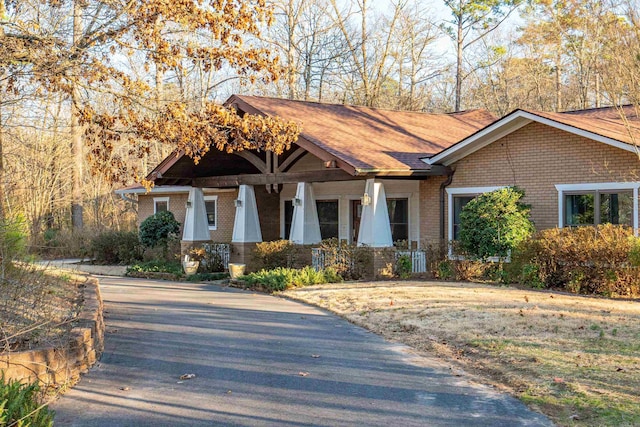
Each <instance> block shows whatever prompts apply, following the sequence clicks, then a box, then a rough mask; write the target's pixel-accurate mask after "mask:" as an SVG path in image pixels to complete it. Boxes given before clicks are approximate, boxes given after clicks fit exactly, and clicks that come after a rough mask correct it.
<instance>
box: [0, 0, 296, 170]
mask: <svg viewBox="0 0 640 427" xmlns="http://www.w3.org/2000/svg"><path fill="white" fill-rule="evenodd" d="M271 20H272V10H271V6H270V5H268V4H267V2H266V0H205V1H200V0H184V1H165V0H146V1H131V0H108V1H104V0H39V1H36V0H33V1H31V0H27V1H14V0H0V77H2V79H0V80H3V82H4V84H3V85H0V86H4V89H5V91H6V93H13V94H19V93H20V92H21V91H24V90H26V88H27V87H29V88H33V87H38V90H39V91H42V92H56V93H62V94H66V95H68V96H69V99H73V100H74V102H75V103H76V107H77V111H78V112H79V115H80V122H81V124H82V125H84V128H85V140H86V144H87V145H88V146H89V148H90V149H89V160H90V163H91V165H92V166H93V168H94V170H100V171H101V172H103V173H104V174H105V175H106V176H107V177H108V178H110V179H111V180H112V181H122V182H125V181H127V180H130V179H131V177H132V176H133V177H135V178H136V179H138V180H140V179H141V178H142V177H143V175H144V172H145V171H143V170H141V169H140V167H139V165H137V164H136V162H132V161H131V159H137V158H143V157H144V156H146V155H147V154H149V150H150V148H149V147H150V144H149V142H150V141H151V140H160V141H161V142H164V143H167V144H170V145H171V147H172V148H173V149H175V150H176V151H178V152H179V151H182V152H185V153H186V154H187V155H189V156H191V157H193V158H194V160H196V161H197V160H199V159H200V157H201V156H202V155H203V154H204V153H206V152H207V151H208V150H209V149H210V148H211V147H215V148H218V149H224V150H226V151H233V150H242V149H252V148H258V149H265V150H273V151H276V152H281V151H283V150H284V149H286V148H288V147H289V146H290V144H291V143H292V142H293V141H295V139H297V135H298V133H299V129H298V125H296V124H294V123H289V122H286V121H283V120H280V119H277V118H264V117H258V116H252V115H245V116H244V117H240V116H239V115H238V114H237V113H236V112H235V110H233V109H227V108H224V107H222V106H220V105H218V104H216V103H215V102H213V101H211V95H212V91H211V88H212V87H215V79H211V78H210V77H211V73H212V72H220V73H223V72H224V73H228V72H229V71H233V72H235V73H236V74H237V75H239V76H241V77H242V78H244V79H246V80H247V81H255V80H258V79H260V80H262V81H264V82H270V81H274V80H276V79H277V78H278V76H279V75H280V73H281V67H280V66H279V64H278V58H277V57H276V56H275V55H273V54H272V53H271V52H270V51H269V50H268V49H266V48H264V47H261V46H259V45H258V43H252V41H254V40H258V38H259V37H260V33H261V30H262V29H263V28H265V27H266V26H267V25H270V23H271ZM194 70H195V71H194ZM188 73H195V74H197V75H200V76H209V77H207V78H204V77H201V78H200V80H199V84H201V86H204V85H208V86H207V87H205V88H204V89H203V90H202V91H200V97H199V98H194V97H191V98H187V97H186V95H185V94H186V91H185V90H184V89H183V90H180V89H179V87H180V82H181V81H182V80H184V78H185V76H186V75H187V74H188ZM198 73H199V74H198ZM154 75H155V78H154ZM165 81H178V82H179V83H178V84H174V87H173V90H168V89H167V88H163V87H162V86H163V84H164V82H165ZM176 87H177V88H178V89H176ZM163 89H165V90H163ZM74 94H79V96H72V95H74ZM138 163H139V162H138Z"/></svg>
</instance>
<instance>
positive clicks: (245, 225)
mask: <svg viewBox="0 0 640 427" xmlns="http://www.w3.org/2000/svg"><path fill="white" fill-rule="evenodd" d="M231 241H232V242H233V243H255V242H262V231H261V230H260V219H259V218H258V205H257V204H256V193H255V192H254V191H253V186H252V185H241V186H240V188H239V190H238V198H237V199H236V218H235V221H234V223H233V237H232V238H231Z"/></svg>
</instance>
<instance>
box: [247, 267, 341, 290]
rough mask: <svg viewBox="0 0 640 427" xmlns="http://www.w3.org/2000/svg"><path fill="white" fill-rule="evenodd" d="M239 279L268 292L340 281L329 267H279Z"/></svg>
mask: <svg viewBox="0 0 640 427" xmlns="http://www.w3.org/2000/svg"><path fill="white" fill-rule="evenodd" d="M240 280H242V281H244V282H246V283H247V284H249V285H251V286H256V285H259V286H261V287H263V288H264V289H266V290H267V291H269V292H277V291H284V290H286V289H290V288H297V287H301V286H309V285H320V284H323V283H337V282H341V281H342V278H341V277H340V276H339V275H338V274H337V273H336V272H335V270H332V269H330V268H327V269H325V270H320V271H316V270H314V269H313V267H305V268H302V269H299V270H296V269H292V268H282V267H279V268H275V269H273V270H260V271H258V272H257V273H250V274H247V275H245V276H242V277H241V278H240Z"/></svg>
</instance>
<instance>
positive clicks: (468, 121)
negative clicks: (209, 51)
mask: <svg viewBox="0 0 640 427" xmlns="http://www.w3.org/2000/svg"><path fill="white" fill-rule="evenodd" d="M234 99H235V100H240V101H242V102H243V103H245V104H248V105H249V106H251V107H253V108H254V109H255V110H257V111H259V112H262V113H264V114H268V115H277V116H280V117H282V118H284V119H287V120H292V121H297V122H299V123H301V124H302V134H301V136H302V137H303V138H305V139H306V140H307V141H309V142H311V143H313V144H315V145H317V146H318V147H320V148H322V149H323V150H324V151H326V152H328V153H330V154H332V155H334V156H335V157H337V158H338V159H340V160H342V161H344V162H345V163H348V164H350V165H351V166H353V167H354V168H356V169H359V170H370V169H374V170H415V169H428V168H429V166H428V165H426V164H425V163H424V162H422V161H421V160H420V158H422V157H425V156H427V155H430V154H434V153H437V152H439V151H441V150H443V149H445V148H447V147H449V146H451V145H452V144H454V143H456V142H458V141H459V140H461V139H463V138H466V137H467V136H469V135H471V134H473V133H474V132H476V131H477V130H479V129H482V128H483V127H485V126H487V125H488V124H490V123H492V122H493V121H495V119H496V118H495V117H494V116H493V115H492V114H491V113H489V112H488V111H485V110H470V111H463V112H459V113H450V114H429V113H421V112H405V111H392V110H383V109H376V108H368V107H357V106H350V105H338V104H322V103H317V102H302V101H291V100H286V99H279V98H267V97H257V96H239V95H235V96H234V97H232V98H231V99H230V100H229V101H227V103H228V104H233V102H234Z"/></svg>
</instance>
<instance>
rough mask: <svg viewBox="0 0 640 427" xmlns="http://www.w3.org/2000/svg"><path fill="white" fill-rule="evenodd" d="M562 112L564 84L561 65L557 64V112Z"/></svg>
mask: <svg viewBox="0 0 640 427" xmlns="http://www.w3.org/2000/svg"><path fill="white" fill-rule="evenodd" d="M561 110H562V84H561V83H560V64H559V63H557V64H556V111H561Z"/></svg>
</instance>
